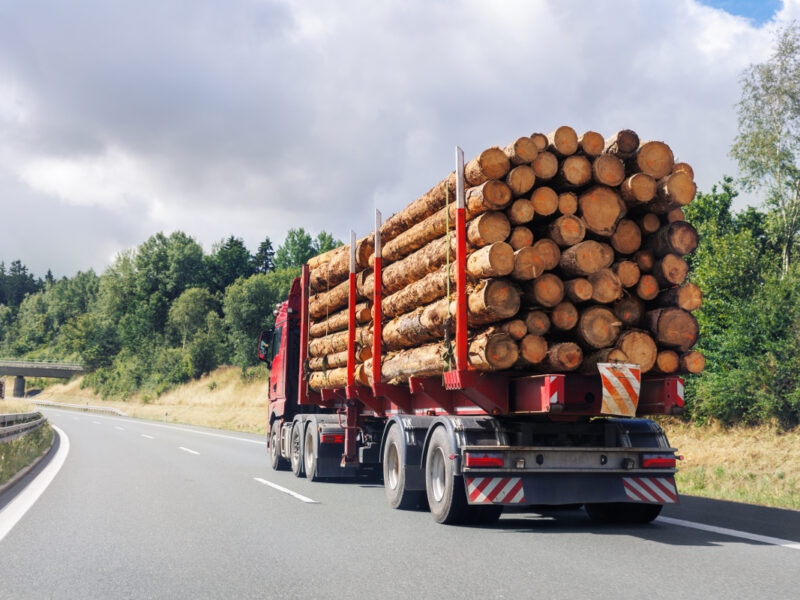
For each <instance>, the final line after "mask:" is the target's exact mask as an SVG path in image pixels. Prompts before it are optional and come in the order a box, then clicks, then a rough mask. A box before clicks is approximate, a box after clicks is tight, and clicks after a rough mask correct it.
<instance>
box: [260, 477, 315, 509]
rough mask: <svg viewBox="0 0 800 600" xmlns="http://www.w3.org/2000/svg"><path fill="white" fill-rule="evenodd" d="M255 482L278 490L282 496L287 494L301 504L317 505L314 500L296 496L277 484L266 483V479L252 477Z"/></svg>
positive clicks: (295, 493) (296, 494)
mask: <svg viewBox="0 0 800 600" xmlns="http://www.w3.org/2000/svg"><path fill="white" fill-rule="evenodd" d="M253 479H255V480H256V481H257V482H259V483H263V484H264V485H268V486H269V487H271V488H274V489H276V490H278V491H279V492H283V493H284V494H289V495H290V496H293V497H294V498H297V499H298V500H300V501H301V502H305V503H307V504H319V502H317V501H316V500H312V499H311V498H307V497H306V496H303V495H302V494H298V493H297V492H293V491H292V490H289V489H286V488H285V487H283V486H282V485H278V484H277V483H272V482H271V481H267V480H266V479H261V477H253Z"/></svg>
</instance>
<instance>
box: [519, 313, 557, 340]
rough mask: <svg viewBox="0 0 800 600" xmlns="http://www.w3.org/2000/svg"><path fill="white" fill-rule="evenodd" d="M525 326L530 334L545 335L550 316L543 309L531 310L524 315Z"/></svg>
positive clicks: (548, 327)
mask: <svg viewBox="0 0 800 600" xmlns="http://www.w3.org/2000/svg"><path fill="white" fill-rule="evenodd" d="M524 321H525V327H527V328H528V333H530V334H531V335H545V334H546V333H547V332H548V331H550V326H551V324H552V323H551V321H550V317H548V316H547V313H546V312H544V311H543V310H532V311H529V312H528V314H526V315H525V318H524Z"/></svg>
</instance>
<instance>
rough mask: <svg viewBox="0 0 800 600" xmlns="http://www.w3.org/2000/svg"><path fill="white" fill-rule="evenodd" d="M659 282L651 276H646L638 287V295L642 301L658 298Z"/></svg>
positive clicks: (641, 278)
mask: <svg viewBox="0 0 800 600" xmlns="http://www.w3.org/2000/svg"><path fill="white" fill-rule="evenodd" d="M658 290H659V286H658V280H657V279H656V278H655V277H653V276H652V275H650V274H647V273H646V274H644V275H642V276H641V277H640V278H639V283H638V284H637V285H636V295H637V296H638V297H639V298H641V299H642V300H652V299H654V298H655V297H656V296H658Z"/></svg>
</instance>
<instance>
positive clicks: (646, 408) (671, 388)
mask: <svg viewBox="0 0 800 600" xmlns="http://www.w3.org/2000/svg"><path fill="white" fill-rule="evenodd" d="M683 393H684V388H683V379H682V378H680V377H675V376H673V377H657V378H652V379H650V378H642V389H641V392H640V393H639V406H638V407H637V410H636V414H637V416H641V415H676V414H680V413H681V412H683V404H684V401H683Z"/></svg>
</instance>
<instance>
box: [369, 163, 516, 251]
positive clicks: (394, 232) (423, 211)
mask: <svg viewBox="0 0 800 600" xmlns="http://www.w3.org/2000/svg"><path fill="white" fill-rule="evenodd" d="M503 156H505V155H503ZM448 196H449V197H450V199H451V201H453V200H455V197H456V175H455V173H450V175H448V176H447V177H446V178H445V179H443V180H442V181H440V182H439V183H437V184H436V185H435V186H433V187H432V188H431V189H430V190H428V192H426V193H425V194H424V195H423V196H421V197H420V198H418V199H417V200H414V202H412V203H411V204H409V205H408V206H406V207H405V208H404V209H403V210H401V211H400V212H398V213H395V214H393V215H392V216H391V217H389V218H388V219H386V221H385V222H384V224H383V225H381V240H382V241H383V243H384V245H385V244H386V243H387V242H389V241H390V240H393V239H394V238H396V237H397V236H398V235H400V234H401V233H402V232H403V231H405V230H407V229H408V228H410V227H413V226H414V225H416V224H417V223H419V222H420V221H423V220H425V219H427V218H428V217H430V216H431V215H433V214H435V213H436V212H437V211H439V210H441V209H442V208H443V207H444V205H445V204H446V202H447V198H448Z"/></svg>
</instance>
